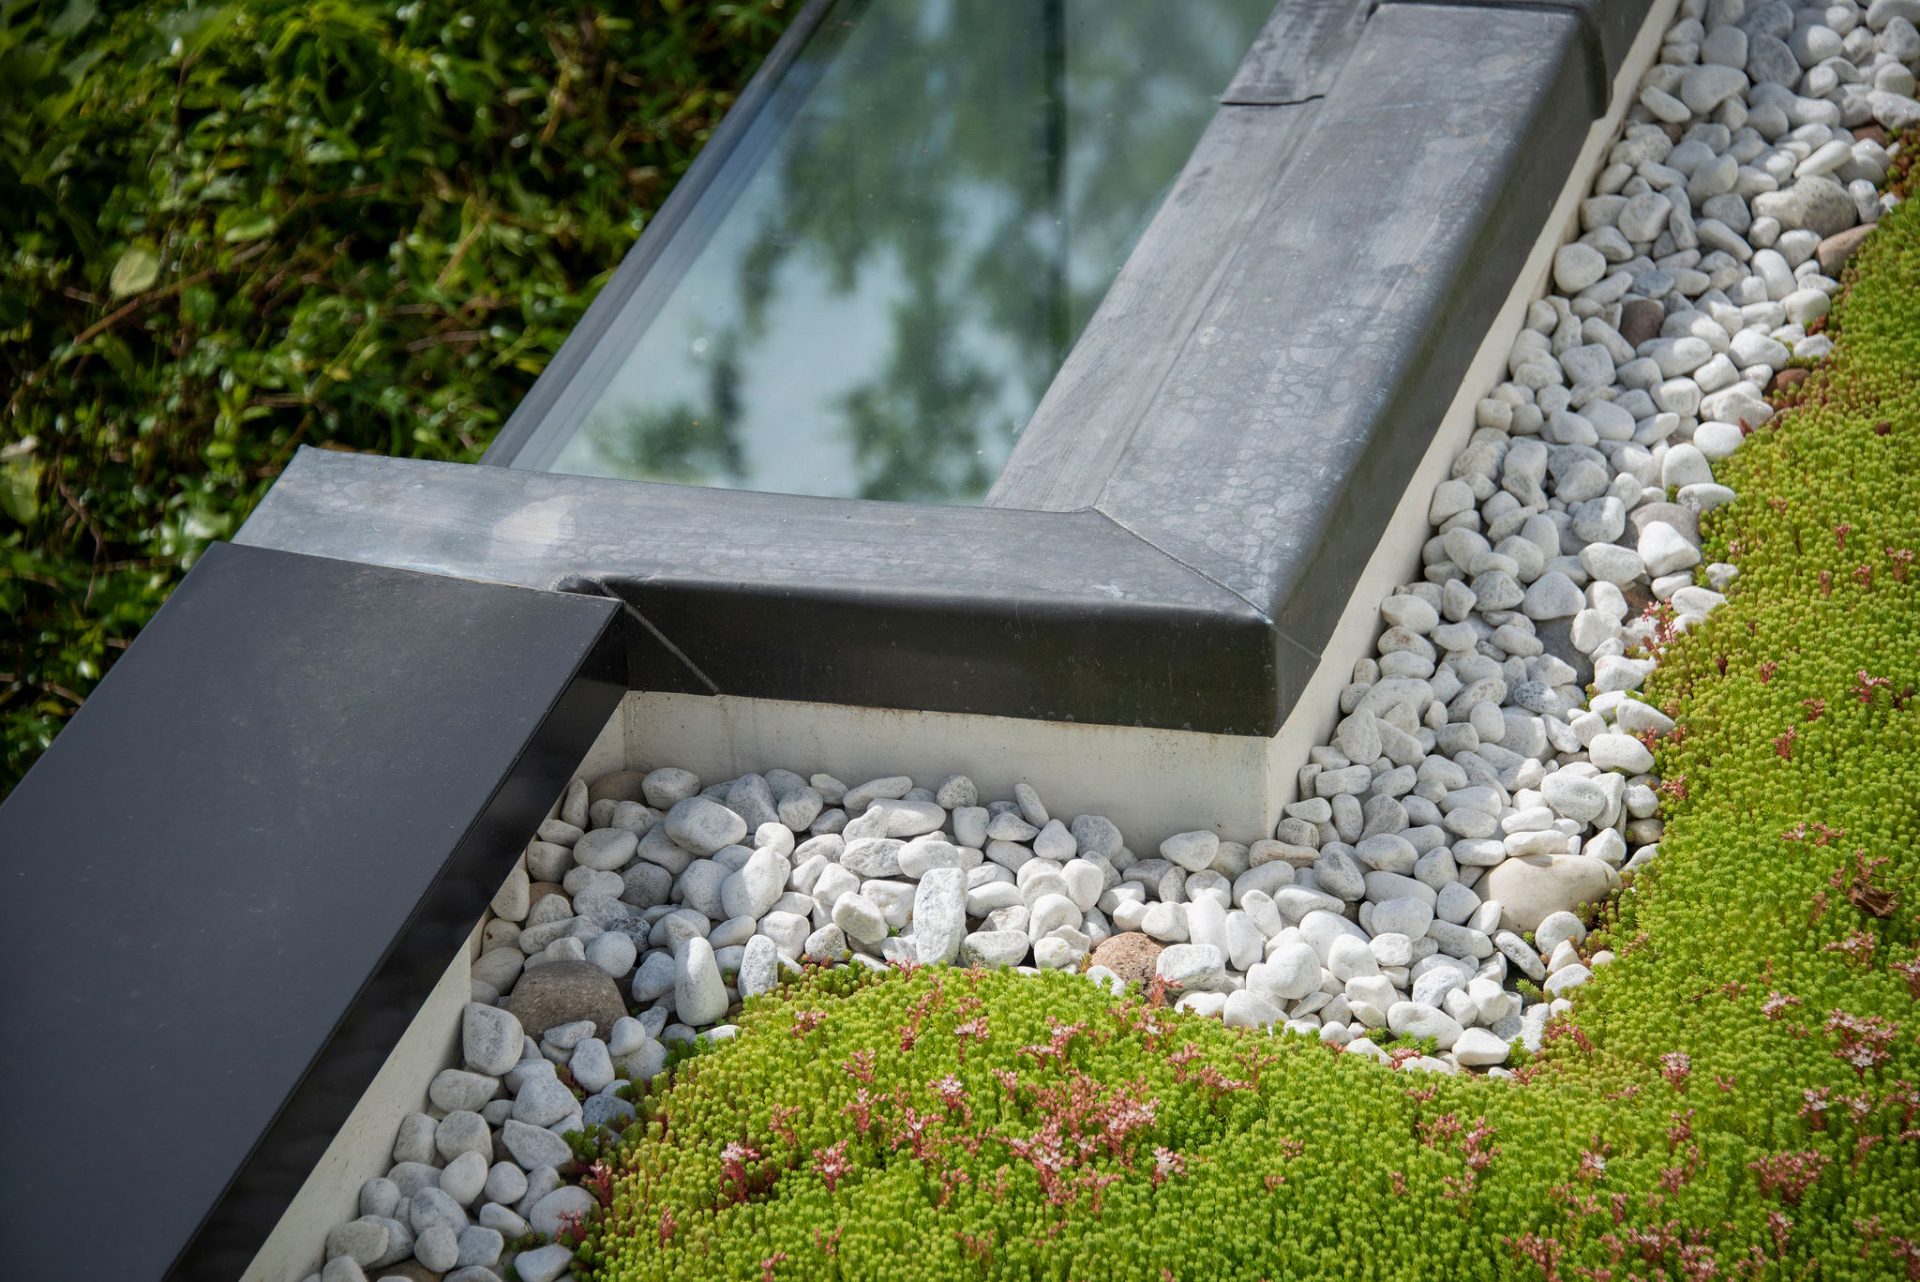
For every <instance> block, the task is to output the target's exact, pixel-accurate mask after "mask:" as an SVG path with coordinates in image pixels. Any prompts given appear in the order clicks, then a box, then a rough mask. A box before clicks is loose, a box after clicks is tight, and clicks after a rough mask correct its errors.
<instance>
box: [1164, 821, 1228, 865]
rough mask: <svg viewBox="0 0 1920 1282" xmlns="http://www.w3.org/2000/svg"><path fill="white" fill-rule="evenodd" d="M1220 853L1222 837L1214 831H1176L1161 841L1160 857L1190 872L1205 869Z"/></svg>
mask: <svg viewBox="0 0 1920 1282" xmlns="http://www.w3.org/2000/svg"><path fill="white" fill-rule="evenodd" d="M1219 853H1220V837H1219V834H1217V833H1212V832H1206V831H1199V832H1181V833H1175V834H1174V835H1173V836H1171V837H1168V838H1167V839H1166V840H1165V841H1163V842H1161V843H1160V857H1161V858H1162V859H1165V860H1167V861H1168V862H1170V863H1174V864H1178V865H1179V866H1180V867H1182V868H1184V869H1186V870H1187V871H1188V872H1200V871H1202V870H1204V869H1205V868H1206V867H1207V866H1208V865H1209V864H1211V863H1212V862H1213V860H1214V857H1215V856H1216V855H1218V854H1219Z"/></svg>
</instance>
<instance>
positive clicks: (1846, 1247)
mask: <svg viewBox="0 0 1920 1282" xmlns="http://www.w3.org/2000/svg"><path fill="white" fill-rule="evenodd" d="M1849 283H1850V288H1849V290H1848V292H1847V294H1846V296H1845V297H1844V298H1842V299H1841V300H1840V301H1839V302H1838V304H1837V305H1836V307H1835V309H1834V312H1833V315H1832V317H1831V318H1830V321H1829V330H1830V332H1831V333H1832V334H1833V335H1834V337H1835V340H1836V348H1835V354H1834V356H1833V358H1832V360H1831V361H1829V362H1828V363H1827V364H1826V365H1824V366H1822V367H1821V368H1820V369H1819V370H1818V371H1816V372H1815V373H1814V374H1813V376H1812V377H1811V378H1810V379H1809V380H1808V381H1807V382H1805V383H1804V384H1802V385H1800V387H1798V388H1797V389H1796V390H1795V392H1794V400H1795V405H1794V407H1793V408H1792V409H1791V410H1790V411H1788V412H1785V413H1783V414H1781V415H1780V416H1778V417H1776V418H1775V419H1774V420H1773V421H1772V422H1771V423H1769V424H1767V425H1766V426H1764V427H1762V428H1760V429H1759V430H1758V431H1756V432H1755V433H1754V435H1753V437H1752V438H1751V439H1750V440H1749V441H1748V442H1747V443H1746V445H1745V446H1744V447H1743V449H1742V450H1741V451H1739V452H1738V453H1737V454H1736V455H1735V456H1734V458H1733V459H1732V460H1731V461H1730V462H1729V463H1727V464H1725V465H1723V466H1724V469H1725V470H1724V472H1723V475H1724V476H1725V477H1726V478H1727V481H1728V483H1729V484H1731V485H1732V486H1733V487H1734V488H1735V489H1736V490H1737V491H1738V493H1739V495H1740V497H1739V498H1738V500H1737V501H1736V502H1734V503H1733V504H1731V505H1729V506H1728V507H1727V508H1725V509H1722V510H1721V511H1720V512H1718V513H1716V514H1714V515H1713V516H1712V517H1711V518H1710V519H1709V520H1708V521H1707V522H1706V527H1707V528H1706V536H1707V541H1708V549H1707V554H1708V555H1707V559H1708V560H1710V561H1716V560H1725V561H1730V562H1732V563H1733V564H1735V565H1737V566H1739V568H1740V574H1739V577H1738V579H1737V580H1736V583H1735V585H1734V587H1733V590H1732V591H1731V593H1730V600H1729V602H1728V604H1727V605H1725V606H1724V607H1722V608H1721V609H1719V610H1717V611H1716V612H1715V613H1714V614H1713V615H1712V616H1711V617H1710V619H1709V620H1708V622H1707V623H1706V624H1704V625H1703V626H1701V627H1700V628H1699V629H1697V630H1696V631H1694V632H1692V633H1690V634H1688V635H1685V636H1683V637H1681V638H1680V639H1678V640H1677V641H1675V642H1674V643H1672V644H1671V645H1670V646H1668V647H1667V649H1666V651H1665V653H1664V655H1663V664H1662V667H1661V668H1660V670H1659V671H1658V673H1657V674H1656V677H1655V678H1654V680H1653V681H1652V682H1651V684H1650V687H1649V691H1648V697H1649V698H1650V699H1651V700H1652V701H1654V702H1656V703H1658V704H1661V705H1663V706H1665V707H1666V708H1667V709H1668V710H1669V711H1670V712H1671V713H1673V714H1675V715H1676V716H1677V718H1678V721H1679V727H1678V729H1677V730H1676V731H1675V732H1674V733H1673V734H1672V735H1671V736H1669V737H1668V738H1667V739H1666V740H1665V741H1663V742H1661V743H1659V744H1658V745H1657V752H1658V761H1659V769H1660V772H1661V774H1662V776H1663V778H1664V779H1665V780H1666V782H1667V792H1668V794H1669V796H1668V801H1667V820H1668V822H1667V829H1666V835H1665V839H1664V841H1663V843H1662V851H1661V854H1660V855H1659V856H1658V858H1657V859H1656V860H1655V861H1654V862H1653V863H1652V864H1650V865H1649V866H1648V867H1647V868H1646V869H1645V870H1644V871H1643V872H1642V873H1641V874H1640V875H1639V876H1638V877H1637V878H1635V879H1634V880H1633V881H1632V882H1631V884H1630V885H1629V887H1628V889H1627V890H1626V892H1625V893H1624V894H1623V895H1622V896H1621V897H1620V898H1619V899H1618V900H1617V901H1616V902H1615V903H1614V904H1612V905H1610V906H1609V907H1608V908H1607V909H1606V910H1605V911H1604V913H1603V915H1602V920H1601V921H1600V922H1599V923H1598V928H1597V929H1596V930H1595V932H1594V934H1593V936H1592V937H1591V938H1590V940H1589V943H1588V949H1589V950H1590V951H1591V950H1595V949H1599V948H1612V949H1613V950H1615V951H1616V952H1617V954H1618V959H1617V960H1616V961H1614V962H1612V963H1610V964H1608V965H1605V966H1602V967H1600V968H1599V970H1598V971H1597V973H1596V976H1595V978H1594V980H1593V981H1591V982H1590V983H1589V984H1588V985H1586V986H1585V987H1583V988H1581V989H1579V990H1577V1000H1576V1002H1575V1005H1574V1009H1573V1011H1572V1012H1571V1013H1570V1015H1569V1016H1567V1017H1563V1018H1562V1019H1560V1020H1558V1021H1556V1022H1555V1023H1554V1024H1553V1025H1550V1027H1549V1030H1548V1037H1547V1044H1546V1045H1545V1047H1544V1048H1543V1050H1542V1051H1541V1053H1540V1054H1539V1055H1538V1056H1535V1057H1533V1058H1532V1060H1531V1061H1530V1062H1528V1063H1527V1064H1526V1065H1525V1067H1523V1068H1522V1069H1521V1070H1520V1071H1519V1072H1518V1074H1517V1075H1516V1076H1515V1077H1513V1078H1511V1079H1506V1080H1500V1079H1493V1078H1449V1077H1442V1076H1432V1075H1427V1074H1423V1073H1415V1072H1392V1071H1388V1070H1387V1069H1385V1068H1382V1067H1381V1066H1380V1065H1378V1064H1376V1063H1374V1062H1372V1061H1370V1060H1366V1059H1363V1058H1361V1057H1359V1056H1355V1055H1346V1054H1342V1053H1340V1052H1337V1051H1335V1050H1333V1049H1332V1048H1329V1047H1326V1046H1323V1045H1321V1044H1320V1043H1318V1042H1317V1041H1315V1040H1313V1039H1311V1038H1306V1037H1297V1036H1284V1035H1283V1036H1269V1035H1266V1034H1263V1033H1253V1032H1246V1031H1241V1030H1235V1029H1228V1028H1225V1027H1223V1026H1221V1025H1220V1024H1218V1023H1217V1022H1214V1021H1211V1020H1205V1019H1200V1018H1196V1017H1191V1016H1187V1015H1184V1014H1179V1013H1175V1012H1173V1011H1171V1010H1169V1009H1167V1008H1166V1007H1164V1006H1163V1005H1159V1004H1157V1003H1155V1002H1153V1001H1151V1000H1149V998H1148V997H1147V996H1146V995H1144V994H1139V993H1135V994H1132V995H1130V996H1129V997H1127V998H1125V999H1115V998H1114V997H1112V996H1111V995H1109V994H1108V993H1107V992H1106V991H1104V990H1103V989H1101V988H1099V987H1098V986H1096V985H1094V984H1092V983H1089V982H1087V981H1086V980H1084V979H1081V978H1078V977H1075V976H1071V975H1063V974H1048V975H1043V976H1040V977H1038V978H1029V977H1022V976H1015V975H1010V974H1004V973H999V974H987V973H981V972H969V971H956V970H919V971H915V972H913V973H910V974H891V975H885V976H875V975H865V974H856V973H853V972H849V971H838V972H829V973H817V974H814V975H811V976H809V977H808V978H806V979H804V980H802V981H799V982H797V983H794V984H791V985H789V986H788V987H786V988H784V989H782V990H780V991H778V992H776V993H774V994H770V995H768V996H766V997H763V998H758V999H755V1000H754V1001H752V1002H750V1003H749V1004H748V1006H747V1008H746V1011H745V1014H744V1016H743V1018H742V1020H741V1031H740V1033H739V1035H738V1036H737V1037H736V1038H734V1039H733V1040H731V1041H727V1042H724V1043H722V1044H720V1045H718V1046H715V1047H714V1048H712V1049H711V1050H708V1051H707V1052H705V1053H703V1054H699V1055H697V1056H695V1057H693V1058H692V1059H690V1060H688V1061H686V1062H685V1063H683V1064H682V1065H681V1066H680V1067H679V1068H678V1070H677V1071H676V1073H675V1074H674V1076H673V1078H672V1080H671V1082H670V1083H669V1084H663V1086H662V1088H661V1089H660V1090H658V1091H656V1092H655V1093H653V1094H652V1095H650V1096H648V1097H646V1098H645V1099H643V1100H642V1101H641V1104H642V1107H641V1120H640V1121H639V1122H638V1123H636V1124H635V1125H634V1126H633V1127H631V1128H629V1131H628V1133H627V1136H626V1138H625V1140H624V1141H623V1142H622V1143H621V1144H620V1145H619V1147H617V1148H616V1149H614V1150H612V1151H611V1152H610V1153H609V1154H608V1155H607V1156H606V1158H605V1159H604V1164H603V1165H601V1166H598V1167H596V1168H594V1169H595V1171H596V1172H597V1175H596V1176H595V1180H597V1183H595V1187H597V1188H599V1189H600V1190H601V1191H602V1193H603V1200H604V1201H605V1202H606V1207H605V1209H604V1210H603V1212H602V1213H601V1214H600V1215H599V1216H597V1217H596V1218H595V1219H594V1221H593V1222H592V1223H591V1224H590V1225H589V1226H588V1230H587V1236H586V1240H585V1242H584V1244H583V1246H582V1248H581V1249H582V1256H581V1265H580V1268H579V1270H578V1272H579V1273H580V1274H581V1275H582V1276H585V1277H590V1278H593V1279H596V1282H637V1280H639V1279H647V1280H649V1282H651V1280H652V1279H666V1278H717V1277H728V1278H735V1277H737V1278H835V1277H879V1276H885V1277H888V1278H891V1279H903V1280H904V1279H913V1278H927V1279H945V1278H976V1277H977V1278H1015V1277H1018V1278H1027V1277H1049V1278H1062V1279H1065V1278H1080V1277H1125V1278H1193V1279H1199V1278H1244V1279H1256V1278H1273V1279H1279V1278H1300V1279H1307V1278H1329V1277H1357V1278H1409V1279H1411V1278H1432V1277H1447V1278H1452V1279H1496V1278H1542V1279H1565V1280H1567V1282H1573V1280H1575V1279H1579V1280H1581V1282H1592V1280H1595V1279H1611V1280H1613V1282H1620V1280H1622V1279H1626V1278H1656V1277H1685V1278H1755V1279H1770V1278H1779V1279H1787V1278H1795V1279H1797V1278H1804V1277H1814V1276H1817V1277H1819V1278H1823V1279H1834V1278H1851V1279H1886V1278H1895V1277H1913V1276H1916V1275H1917V1273H1916V1271H1920V697H1917V696H1920V573H1916V572H1914V571H1913V567H1912V565H1911V557H1912V554H1913V553H1914V552H1915V551H1916V550H1920V488H1916V486H1915V484H1914V478H1915V477H1916V476H1920V208H1916V207H1915V206H1914V205H1912V204H1906V205H1902V206H1900V207H1899V208H1898V209H1897V210H1896V211H1895V212H1894V213H1893V214H1892V215H1890V216H1889V217H1888V218H1887V220H1886V221H1885V223H1884V224H1883V225H1882V228H1881V229H1880V230H1879V231H1878V232H1876V233H1875V235H1873V236H1872V237H1870V238H1869V239H1868V240H1867V242H1866V243H1865V245H1864V246H1863V248H1862V249H1861V250H1860V251H1859V252H1858V254H1857V255H1856V257H1855V260H1854V263H1853V265H1852V267H1851V268H1850V269H1849ZM590 1182H591V1181H590Z"/></svg>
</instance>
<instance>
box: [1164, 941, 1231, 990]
mask: <svg viewBox="0 0 1920 1282" xmlns="http://www.w3.org/2000/svg"><path fill="white" fill-rule="evenodd" d="M1154 973H1155V974H1156V975H1158V976H1159V977H1160V978H1161V979H1163V980H1165V981H1166V982H1167V983H1168V984H1169V985H1171V986H1173V987H1175V988H1178V989H1180V990H1182V991H1183V992H1208V991H1214V990H1217V989H1220V988H1221V987H1222V986H1224V985H1225V983H1226V978H1227V961H1226V957H1225V956H1224V955H1222V953H1221V952H1220V950H1219V949H1218V948H1216V947H1214V946H1213V945H1212V944H1171V945H1169V946H1168V947H1166V948H1164V949H1162V950H1161V952H1160V956H1159V957H1158V958H1157V959H1156V960H1155V962H1154Z"/></svg>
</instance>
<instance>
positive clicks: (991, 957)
mask: <svg viewBox="0 0 1920 1282" xmlns="http://www.w3.org/2000/svg"><path fill="white" fill-rule="evenodd" d="M1109 942H1111V941H1109ZM1029 947H1031V941H1030V940H1029V939H1028V938H1027V932H1026V931H1024V930H976V931H974V932H973V933H972V934H969V935H965V936H963V937H962V938H961V940H960V962H961V964H962V965H966V966H987V967H996V968H998V967H1007V966H1018V965H1019V964H1020V963H1021V962H1023V961H1025V960H1026V958H1027V950H1028V948H1029Z"/></svg>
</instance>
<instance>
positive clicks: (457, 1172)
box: [440, 1140, 565, 1206]
mask: <svg viewBox="0 0 1920 1282" xmlns="http://www.w3.org/2000/svg"><path fill="white" fill-rule="evenodd" d="M564 1144H565V1141H564V1140H563V1141H562V1145H563V1146H564ZM492 1156H493V1154H492V1153H490V1152H489V1153H484V1154H483V1153H475V1152H473V1151H471V1150H469V1151H468V1152H465V1153H462V1154H461V1155H460V1156H459V1157H456V1158H454V1159H453V1160H452V1161H451V1162H448V1163H447V1164H446V1166H445V1167H443V1168H442V1169H441V1171H440V1191H441V1192H442V1193H445V1194H446V1195H447V1196H448V1197H450V1198H452V1199H453V1200H454V1201H456V1202H458V1203H459V1204H460V1205H462V1206H472V1205H473V1204H474V1203H475V1202H477V1201H479V1200H480V1194H481V1192H482V1190H484V1189H485V1188H486V1186H487V1162H488V1161H489V1160H490V1159H491V1158H492Z"/></svg>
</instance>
